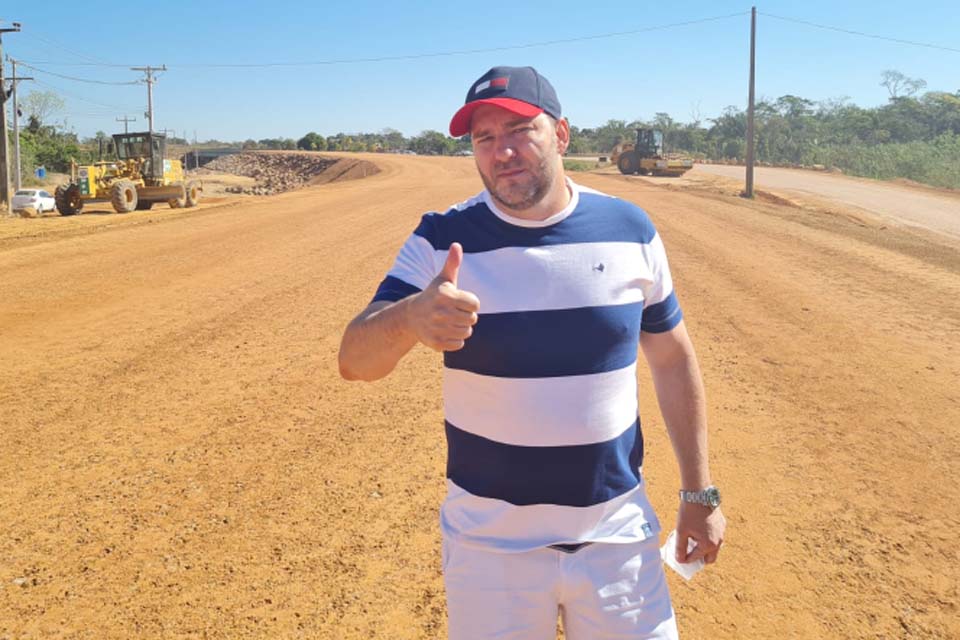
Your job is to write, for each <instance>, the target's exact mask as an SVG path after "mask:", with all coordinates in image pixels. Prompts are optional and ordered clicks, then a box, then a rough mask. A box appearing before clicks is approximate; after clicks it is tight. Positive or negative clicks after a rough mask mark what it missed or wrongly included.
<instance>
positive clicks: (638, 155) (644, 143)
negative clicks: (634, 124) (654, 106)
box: [610, 128, 693, 176]
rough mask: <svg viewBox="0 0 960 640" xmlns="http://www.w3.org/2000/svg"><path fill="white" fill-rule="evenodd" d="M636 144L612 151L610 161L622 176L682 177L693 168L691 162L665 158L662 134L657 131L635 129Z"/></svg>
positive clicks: (619, 147)
mask: <svg viewBox="0 0 960 640" xmlns="http://www.w3.org/2000/svg"><path fill="white" fill-rule="evenodd" d="M636 131H637V142H636V144H630V143H629V142H628V143H626V144H624V143H622V142H621V143H620V144H618V145H617V146H616V147H614V149H613V153H611V155H610V161H611V162H615V163H616V165H617V168H618V169H619V170H620V173H622V174H624V175H633V174H635V173H639V174H640V175H644V176H648V175H653V176H682V175H683V174H685V173H686V172H687V171H689V170H690V169H692V168H693V160H692V159H691V158H686V157H682V156H680V157H677V156H667V155H666V154H665V153H664V152H663V132H662V131H660V130H659V129H643V128H640V129H637V130H636Z"/></svg>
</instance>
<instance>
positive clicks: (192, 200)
mask: <svg viewBox="0 0 960 640" xmlns="http://www.w3.org/2000/svg"><path fill="white" fill-rule="evenodd" d="M200 192H201V189H200V185H199V184H197V182H196V181H191V182H188V183H187V206H188V207H195V206H197V203H199V202H200Z"/></svg>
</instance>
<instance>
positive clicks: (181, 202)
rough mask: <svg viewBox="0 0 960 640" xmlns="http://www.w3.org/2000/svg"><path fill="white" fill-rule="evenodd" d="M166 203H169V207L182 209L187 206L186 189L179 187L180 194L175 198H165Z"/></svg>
mask: <svg viewBox="0 0 960 640" xmlns="http://www.w3.org/2000/svg"><path fill="white" fill-rule="evenodd" d="M167 204H168V205H170V208H171V209H183V208H184V207H185V206H187V190H186V189H184V188H183V186H182V185H181V187H180V195H179V196H178V197H176V198H170V199H169V200H167Z"/></svg>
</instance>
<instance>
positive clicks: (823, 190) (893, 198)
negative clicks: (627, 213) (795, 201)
mask: <svg viewBox="0 0 960 640" xmlns="http://www.w3.org/2000/svg"><path fill="white" fill-rule="evenodd" d="M744 172H745V169H744V168H743V167H735V166H725V165H710V164H698V165H695V166H694V169H693V173H709V174H713V175H718V176H725V177H728V178H736V179H738V180H744ZM754 184H755V185H756V187H757V188H762V189H775V190H777V191H782V192H786V193H787V194H796V195H799V196H800V197H802V198H805V199H808V200H809V199H815V200H818V201H820V202H831V203H839V204H842V205H846V206H848V207H858V208H860V209H863V210H866V211H869V212H871V213H873V214H875V215H878V216H881V217H883V218H885V219H886V220H888V221H893V222H897V223H900V224H907V225H912V226H915V227H921V228H923V229H927V230H930V231H937V232H940V233H947V234H950V235H952V236H954V237H955V238H960V194H954V193H947V192H945V191H941V192H937V190H934V189H920V188H916V187H909V186H903V185H898V184H894V183H890V182H881V181H878V180H868V179H866V178H849V177H846V176H836V175H830V174H826V173H821V172H817V171H804V170H801V169H777V168H771V167H757V168H756V169H755V170H754Z"/></svg>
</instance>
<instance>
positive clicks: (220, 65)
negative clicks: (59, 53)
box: [32, 11, 750, 69]
mask: <svg viewBox="0 0 960 640" xmlns="http://www.w3.org/2000/svg"><path fill="white" fill-rule="evenodd" d="M749 13H750V12H749V11H740V12H738V13H731V14H727V15H722V16H712V17H709V18H700V19H697V20H686V21H684V22H673V23H670V24H662V25H656V26H652V27H643V28H640V29H631V30H629V31H614V32H611V33H601V34H595V35H589V36H580V37H576V38H561V39H557V40H544V41H540V42H530V43H526V44H517V45H508V46H504V47H487V48H483V49H461V50H454V51H438V52H432V53H416V54H404V55H396V56H380V57H376V58H341V59H333V60H313V61H300V62H260V63H184V64H170V65H167V68H168V69H173V68H182V69H186V68H190V69H204V68H206V69H220V68H229V69H252V68H266V67H315V66H327V65H339V64H360V63H370V62H392V61H397V60H420V59H423V58H441V57H448V56H461V55H469V54H474V53H494V52H498V51H513V50H517V49H532V48H536V47H549V46H555V45H559V44H570V43H574V42H586V41H589V40H603V39H607V38H619V37H622V36H631V35H637V34H639V33H649V32H651V31H663V30H666V29H675V28H677V27H686V26H690V25H695V24H702V23H705V22H715V21H718V20H727V19H730V18H736V17H740V16H745V15H749ZM32 62H33V63H34V64H48V65H57V66H109V67H119V66H126V65H116V64H106V63H92V62H89V63H87V62H53V61H45V62H39V61H32Z"/></svg>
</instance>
